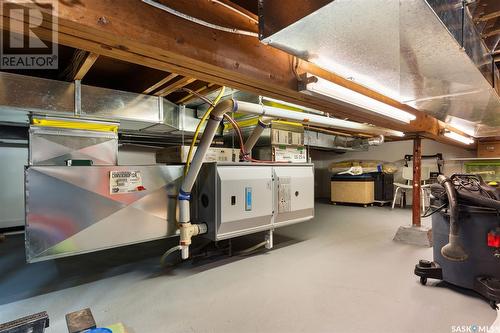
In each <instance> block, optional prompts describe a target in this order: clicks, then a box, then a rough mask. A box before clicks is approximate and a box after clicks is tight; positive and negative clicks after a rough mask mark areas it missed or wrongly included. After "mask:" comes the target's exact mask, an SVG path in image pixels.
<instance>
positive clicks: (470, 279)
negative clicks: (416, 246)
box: [415, 175, 500, 309]
mask: <svg viewBox="0 0 500 333" xmlns="http://www.w3.org/2000/svg"><path fill="white" fill-rule="evenodd" d="M431 194H432V195H431V198H432V207H433V208H432V209H433V210H432V212H430V214H432V238H433V255H434V261H428V260H420V261H419V263H418V264H417V265H416V266H415V274H416V275H417V276H419V277H420V283H422V284H423V285H425V284H426V283H427V279H428V278H432V279H439V280H443V281H446V282H448V283H451V284H453V285H456V286H459V287H462V288H467V289H472V290H474V291H476V292H477V293H479V294H480V295H482V296H484V297H485V298H486V299H487V300H488V302H489V303H490V305H491V306H492V307H493V308H494V309H497V304H498V303H500V215H499V212H500V190H499V189H498V188H495V187H491V186H488V185H487V184H486V183H485V182H484V181H483V179H482V178H481V177H480V176H478V175H453V176H451V177H450V178H447V177H445V176H443V175H439V176H438V184H433V185H432V186H431Z"/></svg>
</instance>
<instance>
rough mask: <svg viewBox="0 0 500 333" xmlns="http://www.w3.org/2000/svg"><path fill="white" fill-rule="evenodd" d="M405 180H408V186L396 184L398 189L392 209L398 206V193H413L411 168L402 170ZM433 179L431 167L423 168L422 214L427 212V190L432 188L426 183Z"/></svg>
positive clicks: (421, 177) (421, 189) (421, 173)
mask: <svg viewBox="0 0 500 333" xmlns="http://www.w3.org/2000/svg"><path fill="white" fill-rule="evenodd" d="M402 173H403V179H404V180H406V184H402V183H394V186H395V187H396V189H395V191H394V199H393V200H392V209H394V206H395V205H396V200H397V198H398V193H401V192H403V191H404V192H406V191H412V190H413V169H412V168H410V167H403V168H402ZM429 178H431V170H430V168H429V167H422V168H421V169H420V180H421V181H422V184H421V186H420V203H421V205H422V212H425V201H426V200H425V199H426V195H427V189H428V188H429V187H430V184H426V181H428V180H429Z"/></svg>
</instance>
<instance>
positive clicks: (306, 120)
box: [235, 101, 404, 136]
mask: <svg viewBox="0 0 500 333" xmlns="http://www.w3.org/2000/svg"><path fill="white" fill-rule="evenodd" d="M235 108H236V109H237V111H238V112H242V113H249V114H256V115H265V116H269V117H273V118H281V119H288V120H294V121H297V122H300V123H303V124H311V125H315V126H322V127H330V128H336V129H344V130H349V131H359V132H364V133H373V134H377V135H378V134H385V135H389V136H404V133H403V132H399V131H394V130H390V129H386V128H381V127H375V126H370V125H365V124H360V123H356V122H353V121H348V120H342V119H337V118H330V117H325V116H320V115H317V114H311V113H305V112H296V111H290V110H285V109H281V108H276V107H273V106H267V105H260V104H254V103H248V102H241V101H237V102H236V105H235Z"/></svg>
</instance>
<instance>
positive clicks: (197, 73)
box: [3, 0, 440, 139]
mask: <svg viewBox="0 0 500 333" xmlns="http://www.w3.org/2000/svg"><path fill="white" fill-rule="evenodd" d="M5 1H9V2H11V1H15V0H5ZM124 2H125V3H124V4H123V5H122V6H116V4H115V2H114V1H112V0H86V1H85V4H84V5H83V4H82V3H71V4H69V3H67V2H60V3H59V5H58V12H57V14H56V15H57V16H58V40H59V43H60V44H63V45H67V46H70V47H77V48H82V49H85V50H89V51H92V52H95V53H98V54H102V55H105V56H108V57H112V58H115V59H120V60H124V61H129V62H133V63H136V64H140V65H143V66H147V67H151V68H156V69H160V70H164V71H166V72H173V73H178V74H179V75H183V76H187V77H192V78H196V79H199V80H202V81H205V82H212V83H215V84H217V85H226V86H229V87H232V88H235V89H240V90H243V91H248V92H251V93H255V94H260V95H264V96H268V97H272V98H277V99H281V100H283V101H287V102H291V103H296V104H299V105H303V106H306V107H310V108H314V109H318V110H321V111H325V112H328V113H331V114H333V115H335V116H337V117H339V118H344V119H345V118H347V119H350V120H353V121H358V122H362V123H371V124H374V125H376V126H382V127H386V128H390V129H395V130H400V131H404V132H414V133H417V132H418V133H424V134H425V133H426V134H428V135H429V136H433V137H437V138H438V139H439V129H440V127H439V124H438V121H437V119H436V118H434V117H431V116H429V115H427V114H425V113H423V112H419V111H417V110H415V109H413V108H411V107H409V106H407V105H404V104H401V103H399V102H397V101H395V100H392V99H390V98H388V97H386V96H383V95H381V94H379V93H377V92H375V91H372V90H370V89H367V88H365V87H363V86H361V85H358V84H355V83H354V82H351V81H349V80H346V79H344V78H342V77H340V76H338V75H335V74H333V73H330V72H326V71H324V70H322V69H320V68H318V67H317V66H315V65H313V64H312V63H308V62H306V61H302V62H301V65H300V67H299V69H298V70H299V71H301V72H304V71H307V72H309V73H311V74H313V75H317V76H320V77H323V78H326V79H328V80H330V81H332V82H335V83H337V84H340V85H342V86H345V87H348V88H349V89H352V90H354V91H357V92H359V93H362V94H364V95H367V96H369V97H371V98H374V99H376V100H380V101H382V102H384V103H387V104H389V105H392V106H394V107H397V108H400V109H402V110H405V111H408V112H411V113H413V114H415V115H416V117H417V119H416V120H415V121H412V122H411V123H410V124H404V123H400V122H398V121H395V120H392V119H389V118H387V117H383V116H380V115H377V114H375V113H373V114H372V113H364V112H359V111H358V110H356V109H355V108H353V107H350V106H346V105H342V104H340V103H335V102H331V101H325V100H323V99H320V98H316V97H313V96H307V95H304V94H302V93H300V92H298V91H297V85H298V84H297V78H296V76H295V75H294V74H293V71H292V66H293V65H292V57H291V56H290V55H289V54H287V53H285V52H283V51H281V50H278V49H275V48H272V47H270V46H267V45H264V44H262V43H260V42H259V40H258V39H257V38H255V37H252V36H243V35H238V34H233V33H228V32H221V31H217V30H213V29H210V28H205V27H201V26H199V25H197V24H196V23H193V22H190V21H187V20H184V19H182V18H179V17H176V16H173V15H169V14H168V13H165V12H163V11H161V10H159V9H157V8H153V7H151V6H149V5H147V4H145V3H143V2H140V1H135V0H125V1H124ZM162 3H164V4H165V5H167V6H169V7H172V8H174V9H176V10H178V11H181V12H185V13H186V14H189V15H193V16H197V15H199V17H200V18H203V19H207V20H210V19H211V18H217V19H221V17H223V19H224V20H225V22H224V23H225V26H230V27H238V28H241V27H242V26H243V27H245V26H248V25H249V22H248V20H246V19H245V18H244V17H242V16H241V15H238V13H235V12H233V11H231V10H229V9H225V8H224V7H223V6H213V5H212V4H211V3H210V2H205V1H199V2H198V1H197V2H191V1H177V0H164V1H162ZM42 10H43V9H42ZM4 15H6V14H5V12H4ZM103 15H105V16H103ZM11 19H15V18H11ZM49 19H50V16H49ZM214 20H215V19H214ZM3 21H4V22H6V21H7V20H3ZM49 23H50V22H49ZM15 26H16V25H11V27H14V28H15ZM44 29H46V32H45V33H46V34H47V35H48V34H49V33H50V29H49V25H48V24H47V22H45V21H44V23H43V24H42V26H40V27H39V30H40V33H44V32H43V30H44Z"/></svg>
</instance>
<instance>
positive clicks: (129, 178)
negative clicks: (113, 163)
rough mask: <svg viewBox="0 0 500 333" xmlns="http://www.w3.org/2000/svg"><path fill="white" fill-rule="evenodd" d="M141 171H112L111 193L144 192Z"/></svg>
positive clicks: (110, 180) (110, 179) (110, 175)
mask: <svg viewBox="0 0 500 333" xmlns="http://www.w3.org/2000/svg"><path fill="white" fill-rule="evenodd" d="M144 190H145V188H144V186H143V185H142V178H141V172H140V171H111V172H110V173H109V193H110V194H120V193H132V192H138V191H144Z"/></svg>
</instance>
